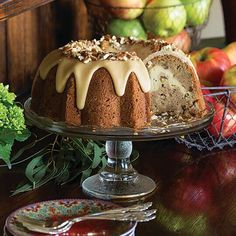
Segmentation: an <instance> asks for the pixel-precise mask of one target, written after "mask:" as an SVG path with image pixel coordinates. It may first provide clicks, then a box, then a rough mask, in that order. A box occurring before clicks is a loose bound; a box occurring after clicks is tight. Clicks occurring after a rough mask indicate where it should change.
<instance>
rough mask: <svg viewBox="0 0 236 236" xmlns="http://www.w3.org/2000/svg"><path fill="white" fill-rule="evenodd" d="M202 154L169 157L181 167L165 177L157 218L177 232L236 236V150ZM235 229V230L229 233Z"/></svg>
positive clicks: (167, 227)
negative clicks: (188, 158) (189, 158)
mask: <svg viewBox="0 0 236 236" xmlns="http://www.w3.org/2000/svg"><path fill="white" fill-rule="evenodd" d="M183 155H185V154H184V153H183ZM199 157H200V156H199V154H196V156H192V160H191V162H189V161H188V162H182V160H183V159H185V158H182V159H181V160H179V161H178V160H176V159H174V158H173V156H170V157H168V159H167V160H166V162H165V165H168V163H171V164H173V163H172V162H174V163H175V164H176V165H180V166H181V165H182V168H181V169H178V171H177V172H175V173H172V176H170V177H169V178H168V179H166V176H165V178H164V177H163V179H162V181H164V184H163V187H162V188H161V189H160V192H159V197H158V199H157V200H158V201H155V207H156V208H157V220H158V222H159V224H160V225H161V226H162V227H164V228H165V229H166V230H168V231H170V232H173V233H178V235H215V234H214V233H213V232H214V231H215V232H217V233H219V234H217V235H235V226H236V217H235V216H236V215H235V213H236V189H235V186H236V182H235V181H236V149H229V150H224V151H218V152H215V153H208V154H206V155H205V156H204V155H203V154H201V158H200V159H199ZM171 170H172V169H171ZM222 226H223V227H222ZM216 227H217V228H216ZM232 228H233V232H234V233H231V234H230V233H229V232H230V230H232ZM221 230H223V232H221ZM226 232H227V233H226Z"/></svg>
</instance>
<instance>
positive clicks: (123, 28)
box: [107, 19, 147, 39]
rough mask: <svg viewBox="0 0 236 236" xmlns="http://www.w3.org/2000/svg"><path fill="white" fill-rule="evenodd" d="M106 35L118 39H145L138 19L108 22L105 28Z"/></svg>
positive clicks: (145, 36)
mask: <svg viewBox="0 0 236 236" xmlns="http://www.w3.org/2000/svg"><path fill="white" fill-rule="evenodd" d="M107 33H108V34H111V35H115V36H119V37H129V36H132V37H135V38H138V39H146V38H147V35H146V32H145V30H144V29H143V26H142V24H141V23H140V21H139V20H138V19H134V20H122V19H113V20H111V21H110V22H109V24H108V26H107Z"/></svg>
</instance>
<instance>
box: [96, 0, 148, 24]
mask: <svg viewBox="0 0 236 236" xmlns="http://www.w3.org/2000/svg"><path fill="white" fill-rule="evenodd" d="M100 2H101V3H102V4H103V5H104V6H105V7H107V9H108V10H109V11H110V12H111V13H112V14H113V15H114V16H116V17H118V18H121V19H124V20H132V19H135V18H136V17H138V16H140V15H141V14H142V12H143V8H144V7H145V5H146V0H100Z"/></svg>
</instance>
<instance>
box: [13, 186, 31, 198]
mask: <svg viewBox="0 0 236 236" xmlns="http://www.w3.org/2000/svg"><path fill="white" fill-rule="evenodd" d="M32 189H33V188H32V184H29V183H26V184H20V185H19V186H18V187H17V188H16V190H15V191H13V193H12V196H14V195H16V194H19V193H23V192H27V191H30V190H32Z"/></svg>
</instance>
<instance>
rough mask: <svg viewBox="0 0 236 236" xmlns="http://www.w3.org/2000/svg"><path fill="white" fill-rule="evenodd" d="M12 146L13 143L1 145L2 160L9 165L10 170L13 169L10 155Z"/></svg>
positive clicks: (0, 155) (0, 156)
mask: <svg viewBox="0 0 236 236" xmlns="http://www.w3.org/2000/svg"><path fill="white" fill-rule="evenodd" d="M12 145H13V142H12V143H8V144H5V145H0V159H2V160H3V161H4V162H5V163H6V164H7V165H8V168H9V169H11V163H10V155H11V149H12Z"/></svg>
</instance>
